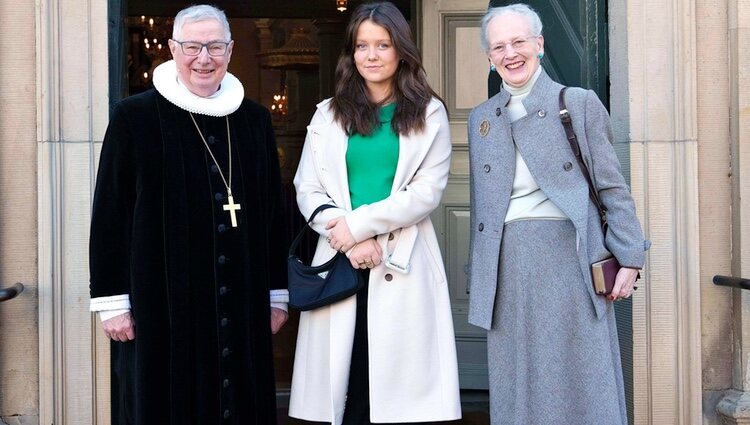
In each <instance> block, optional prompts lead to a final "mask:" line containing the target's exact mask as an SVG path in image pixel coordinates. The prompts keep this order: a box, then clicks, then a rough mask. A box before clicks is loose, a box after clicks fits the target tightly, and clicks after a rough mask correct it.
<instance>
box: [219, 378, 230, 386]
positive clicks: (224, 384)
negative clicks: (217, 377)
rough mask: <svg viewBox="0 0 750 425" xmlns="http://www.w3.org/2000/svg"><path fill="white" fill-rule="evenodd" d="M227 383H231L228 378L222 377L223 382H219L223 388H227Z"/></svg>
mask: <svg viewBox="0 0 750 425" xmlns="http://www.w3.org/2000/svg"><path fill="white" fill-rule="evenodd" d="M229 384H231V382H230V381H229V379H224V382H222V383H221V385H223V386H224V388H229Z"/></svg>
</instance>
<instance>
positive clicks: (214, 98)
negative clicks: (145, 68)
mask: <svg viewBox="0 0 750 425" xmlns="http://www.w3.org/2000/svg"><path fill="white" fill-rule="evenodd" d="M154 88H156V91H158V92H159V93H160V94H161V95H162V96H164V97H165V98H166V99H167V100H168V101H170V102H172V103H173V104H174V105H175V106H177V107H179V108H180V109H184V110H186V111H188V112H192V113H194V114H202V115H209V116H212V117H223V116H225V115H229V114H231V113H232V112H234V111H236V110H237V109H239V107H240V105H242V100H243V99H244V98H245V89H244V88H243V87H242V83H241V82H240V80H238V79H237V77H235V76H234V75H232V74H230V73H229V72H227V74H226V75H225V76H224V79H223V80H222V81H221V86H219V90H218V91H217V92H216V93H214V94H213V95H211V96H210V97H201V96H198V95H196V94H194V93H192V92H191V91H190V90H188V89H187V87H185V85H184V84H182V83H181V82H180V80H179V79H178V78H177V66H176V65H175V62H174V60H170V61H167V62H164V63H163V64H161V65H159V66H157V67H156V69H154Z"/></svg>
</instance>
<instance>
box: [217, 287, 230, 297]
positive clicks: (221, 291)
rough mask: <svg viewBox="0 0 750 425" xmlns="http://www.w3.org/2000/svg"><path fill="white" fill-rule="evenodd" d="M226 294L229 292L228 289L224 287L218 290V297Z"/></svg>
mask: <svg viewBox="0 0 750 425" xmlns="http://www.w3.org/2000/svg"><path fill="white" fill-rule="evenodd" d="M227 292H229V289H228V288H227V287H226V286H222V287H221V288H219V295H226V293H227Z"/></svg>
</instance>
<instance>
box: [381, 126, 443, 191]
mask: <svg viewBox="0 0 750 425" xmlns="http://www.w3.org/2000/svg"><path fill="white" fill-rule="evenodd" d="M439 128H440V124H437V123H431V124H428V125H427V126H426V127H425V130H424V131H423V132H421V133H419V134H414V133H412V134H409V135H402V136H399V140H398V164H397V165H396V174H395V175H394V177H393V186H391V193H395V192H398V191H400V190H403V189H404V187H406V185H407V184H409V182H410V181H411V178H412V177H413V176H414V174H415V173H416V172H417V169H418V168H419V166H420V165H421V164H422V161H423V160H424V157H425V156H426V155H427V152H428V151H429V150H430V146H432V141H433V140H434V139H435V135H437V132H438V129H439Z"/></svg>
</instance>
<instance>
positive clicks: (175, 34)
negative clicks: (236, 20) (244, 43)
mask: <svg viewBox="0 0 750 425" xmlns="http://www.w3.org/2000/svg"><path fill="white" fill-rule="evenodd" d="M212 19H213V20H217V21H219V23H220V24H221V25H222V26H223V27H224V36H225V37H226V40H224V41H229V40H231V39H232V31H230V30H229V21H227V15H225V14H224V11H223V10H221V9H219V8H217V7H215V6H211V5H208V4H199V5H197V6H190V7H188V8H185V9H182V10H181V11H180V12H179V13H178V14H177V16H175V17H174V26H173V27H172V39H173V40H179V39H180V36H181V35H182V27H183V26H184V25H185V24H187V23H189V22H200V21H209V20H212Z"/></svg>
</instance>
